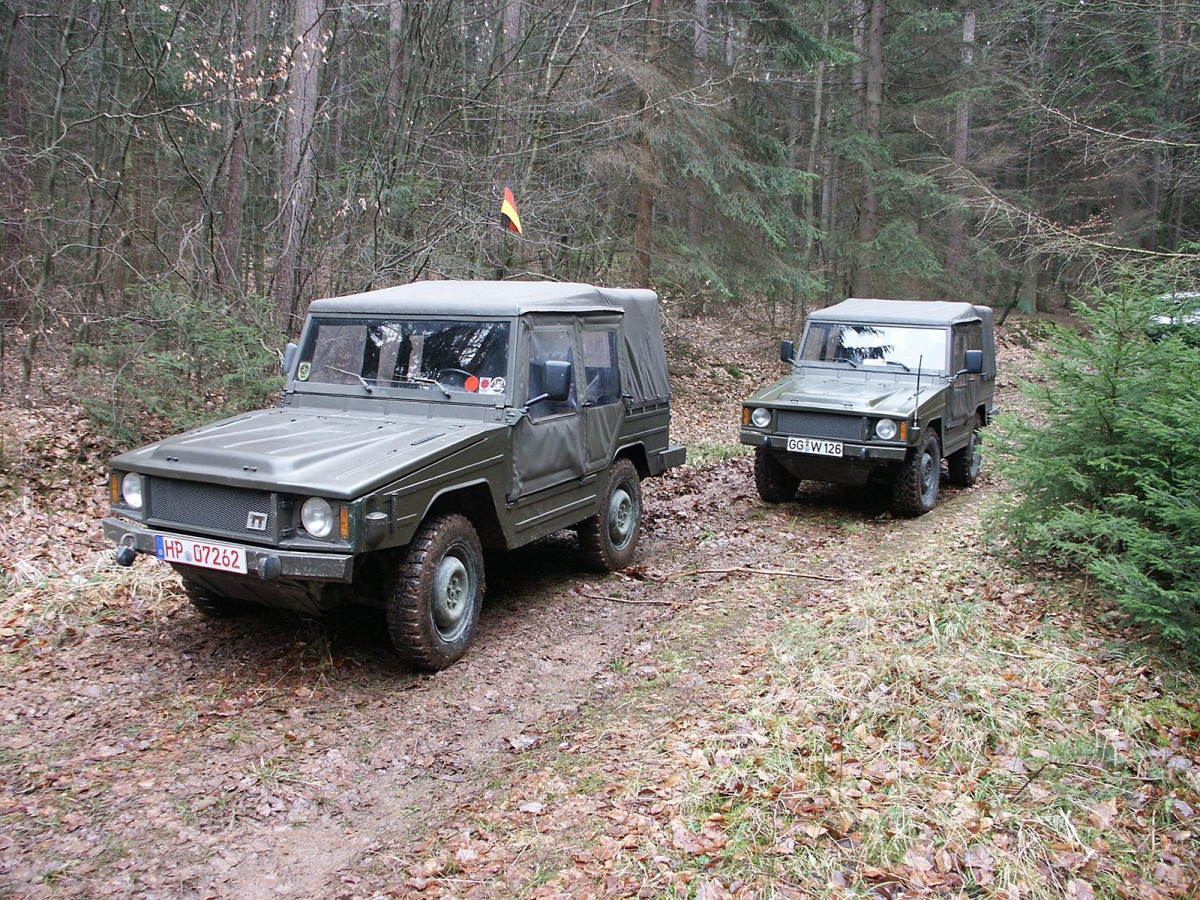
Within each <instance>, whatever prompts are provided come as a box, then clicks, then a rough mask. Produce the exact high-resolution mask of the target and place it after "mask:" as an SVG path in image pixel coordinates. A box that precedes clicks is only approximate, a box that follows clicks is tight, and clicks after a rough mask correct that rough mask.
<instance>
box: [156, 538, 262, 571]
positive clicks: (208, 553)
mask: <svg viewBox="0 0 1200 900" xmlns="http://www.w3.org/2000/svg"><path fill="white" fill-rule="evenodd" d="M154 555H155V556H157V557H158V558H159V559H165V560H166V561H167V562H172V563H185V564H186V565H189V566H200V567H201V568H204V569H216V570H217V571H219V572H237V573H238V574H239V575H245V574H246V551H245V550H243V549H242V548H241V547H231V546H229V545H228V544H215V543H213V542H212V541H198V540H196V539H195V538H185V537H176V536H174V535H166V534H156V535H155V536H154Z"/></svg>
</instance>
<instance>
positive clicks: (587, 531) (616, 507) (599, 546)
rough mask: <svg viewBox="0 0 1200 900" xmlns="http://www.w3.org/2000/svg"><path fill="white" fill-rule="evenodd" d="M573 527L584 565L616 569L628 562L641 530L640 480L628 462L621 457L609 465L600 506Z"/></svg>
mask: <svg viewBox="0 0 1200 900" xmlns="http://www.w3.org/2000/svg"><path fill="white" fill-rule="evenodd" d="M576 530H577V532H578V534H579V552H580V554H581V555H582V556H583V561H584V563H585V564H586V565H587V567H588V568H590V569H594V570H595V571H597V572H617V571H620V570H621V569H624V568H625V567H626V566H627V565H629V563H630V562H631V561H632V560H633V552H634V550H636V549H637V542H638V536H639V535H641V533H642V481H641V478H640V477H639V476H638V472H637V468H636V467H635V466H634V465H633V463H632V462H630V461H629V460H628V459H624V458H622V459H618V460H617V461H616V462H614V463H613V464H612V465H611V466H610V467H609V470H608V480H607V481H606V482H605V486H604V490H603V492H602V493H601V494H600V510H599V511H598V512H597V513H596V514H595V515H594V516H592V517H591V518H590V519H585V520H584V521H583V522H580V523H579V527H578V528H577V529H576Z"/></svg>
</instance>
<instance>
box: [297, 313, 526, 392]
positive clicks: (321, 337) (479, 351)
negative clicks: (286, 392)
mask: <svg viewBox="0 0 1200 900" xmlns="http://www.w3.org/2000/svg"><path fill="white" fill-rule="evenodd" d="M508 336H509V323H508V322H496V321H491V322H487V321H465V322H464V321H448V320H436V319H385V318H362V319H343V318H338V319H332V318H330V319H314V320H313V322H312V325H311V326H310V327H309V329H308V337H307V338H306V340H305V342H304V347H303V349H302V350H301V351H300V360H299V363H298V364H297V366H296V381H297V382H301V383H304V384H324V385H329V384H338V385H358V386H359V387H360V388H362V389H363V390H365V391H366V392H367V393H373V392H374V391H375V389H376V388H418V389H423V390H431V391H435V392H437V393H438V394H439V395H441V396H453V395H454V394H483V395H493V396H494V395H499V394H505V393H506V391H507V384H506V383H505V379H506V376H507V375H508Z"/></svg>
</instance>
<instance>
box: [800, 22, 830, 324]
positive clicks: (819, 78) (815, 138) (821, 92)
mask: <svg viewBox="0 0 1200 900" xmlns="http://www.w3.org/2000/svg"><path fill="white" fill-rule="evenodd" d="M821 42H822V43H823V44H828V43H829V7H828V5H827V4H824V3H823V4H821ZM824 103H825V57H824V56H822V57H821V59H820V60H819V61H818V62H817V68H816V71H815V72H814V73H813V114H812V135H811V137H810V138H809V141H808V160H807V161H806V163H805V170H806V171H807V172H808V173H809V174H810V175H815V174H816V172H817V153H818V152H819V149H820V146H821V120H822V117H823V116H824ZM815 192H816V186H815V185H809V186H808V187H806V188H805V189H804V195H803V197H802V198H801V205H800V218H801V221H802V222H803V223H804V243H803V245H802V247H801V248H800V258H801V260H802V264H803V265H804V267H805V268H806V269H810V270H811V269H812V265H813V250H814V249H815V246H816V235H817V230H818V229H817V222H816V216H815V214H814V212H813V199H814V195H815ZM806 300H807V297H805V296H804V295H803V294H797V295H796V302H795V306H794V308H793V309H792V336H793V337H795V338H797V339H798V338H799V337H800V330H801V328H803V327H804V315H805V302H806Z"/></svg>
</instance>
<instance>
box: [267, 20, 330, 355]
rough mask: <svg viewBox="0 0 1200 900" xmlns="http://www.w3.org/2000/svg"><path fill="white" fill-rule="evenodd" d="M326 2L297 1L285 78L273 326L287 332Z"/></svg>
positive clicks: (306, 198)
mask: <svg viewBox="0 0 1200 900" xmlns="http://www.w3.org/2000/svg"><path fill="white" fill-rule="evenodd" d="M324 14H325V0H297V2H296V42H295V45H294V47H293V51H292V68H291V73H290V75H289V79H288V81H289V85H288V102H289V109H288V112H287V121H286V128H285V133H284V146H283V178H282V184H281V189H280V196H281V204H282V208H281V210H280V217H281V219H282V224H283V247H282V248H281V250H280V252H279V262H278V264H277V266H276V269H275V304H276V306H275V309H276V324H277V325H278V327H279V329H280V330H281V331H283V332H284V333H288V332H290V331H291V327H292V318H293V317H294V316H295V314H296V311H297V306H298V304H299V301H300V295H301V292H302V291H303V290H304V289H305V287H306V285H307V282H308V277H309V274H310V273H309V268H308V264H307V262H306V261H305V258H304V251H305V233H306V231H307V230H308V214H309V205H310V203H311V197H312V181H313V137H314V130H315V125H316V114H317V91H318V87H319V82H320V72H321V56H322V44H321V32H320V22H321V18H322V17H323V16H324Z"/></svg>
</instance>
